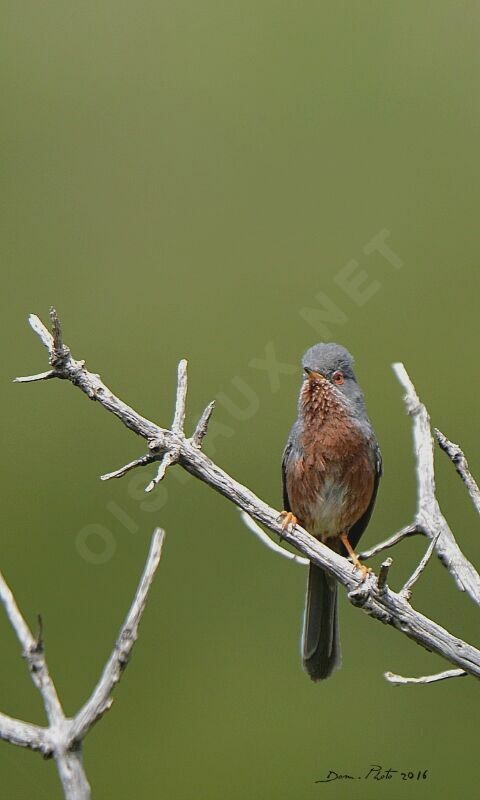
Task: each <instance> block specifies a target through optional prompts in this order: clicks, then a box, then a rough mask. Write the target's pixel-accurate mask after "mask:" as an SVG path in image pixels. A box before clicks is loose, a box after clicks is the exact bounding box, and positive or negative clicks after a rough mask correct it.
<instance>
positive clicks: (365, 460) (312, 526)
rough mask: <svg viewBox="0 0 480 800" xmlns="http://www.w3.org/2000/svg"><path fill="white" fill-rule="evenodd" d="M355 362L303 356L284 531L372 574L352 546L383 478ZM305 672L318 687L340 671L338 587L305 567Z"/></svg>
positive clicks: (327, 346) (325, 349) (335, 355)
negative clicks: (297, 532)
mask: <svg viewBox="0 0 480 800" xmlns="http://www.w3.org/2000/svg"><path fill="white" fill-rule="evenodd" d="M353 365H354V361H353V357H352V356H351V355H350V353H349V352H348V350H346V349H345V347H342V346H341V345H339V344H335V343H333V342H331V343H324V342H322V343H320V344H315V345H313V347H310V349H309V350H307V351H306V353H305V354H304V356H303V358H302V367H303V372H304V378H303V381H302V385H301V388H300V394H299V398H298V412H297V419H296V421H295V422H294V424H293V427H292V429H291V431H290V434H289V436H288V440H287V444H286V446H285V449H284V452H283V458H282V483H283V508H284V510H283V511H282V512H281V514H280V517H281V518H282V520H283V522H282V528H283V529H285V528H286V527H289V526H294V525H296V524H299V525H301V526H302V527H303V528H305V530H307V531H308V532H309V533H310V534H312V536H314V537H315V538H317V539H319V540H320V541H321V542H323V543H324V544H325V545H327V546H328V547H330V548H331V549H332V550H334V551H335V552H336V553H339V554H340V555H342V556H344V557H348V556H350V558H351V560H352V562H353V569H359V570H360V571H361V572H362V578H364V577H365V575H366V573H367V572H368V571H369V570H368V568H367V567H366V566H365V565H363V564H361V562H360V561H359V559H358V557H357V555H356V553H355V548H356V546H357V544H358V541H359V539H360V537H361V535H362V534H363V532H364V531H365V528H366V527H367V525H368V523H369V521H370V517H371V515H372V511H373V508H374V505H375V500H376V496H377V490H378V485H379V481H380V477H381V475H382V456H381V452H380V447H379V444H378V441H377V437H376V435H375V432H374V430H373V427H372V424H371V422H370V420H369V418H368V415H367V411H366V406H365V400H364V396H363V392H362V390H361V388H360V386H359V385H358V383H357V379H356V377H355V373H354V371H353ZM301 649H302V661H303V667H304V669H305V671H306V672H307V674H308V675H309V676H310V678H311V679H312V680H313V681H321V680H324V679H326V678H328V677H330V676H331V675H332V673H333V672H334V671H335V670H336V669H338V668H339V667H340V666H341V649H340V637H339V627H338V584H337V582H336V580H335V579H334V578H333V577H331V576H330V575H328V574H327V573H326V572H324V570H322V569H321V568H320V567H319V566H317V565H316V564H313V563H310V565H309V574H308V583H307V594H306V602H305V613H304V620H303V633H302V645H301Z"/></svg>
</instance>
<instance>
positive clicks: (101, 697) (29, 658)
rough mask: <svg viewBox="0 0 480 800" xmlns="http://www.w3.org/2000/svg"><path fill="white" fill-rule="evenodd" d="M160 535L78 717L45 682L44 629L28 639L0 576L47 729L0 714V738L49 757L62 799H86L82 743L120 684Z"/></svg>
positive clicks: (1, 589) (0, 588) (158, 533)
mask: <svg viewBox="0 0 480 800" xmlns="http://www.w3.org/2000/svg"><path fill="white" fill-rule="evenodd" d="M164 536H165V534H164V531H162V530H160V528H157V529H156V530H155V531H154V533H153V536H152V541H151V545H150V551H149V554H148V557H147V561H146V564H145V568H144V571H143V574H142V577H141V579H140V583H139V585H138V588H137V591H136V594H135V597H134V599H133V602H132V605H131V607H130V610H129V612H128V614H127V616H126V618H125V621H124V623H123V625H122V627H121V629H120V633H119V636H118V639H117V642H116V645H115V647H114V649H113V651H112V653H111V655H110V658H109V660H108V662H107V664H106V666H105V668H104V671H103V674H102V676H101V678H100V680H99V681H98V683H97V686H96V687H95V689H94V691H93V692H92V695H91V696H90V698H89V699H88V700H87V702H86V703H85V705H84V706H83V707H82V708H81V709H80V711H78V713H77V714H76V715H75V716H74V717H73V719H69V718H68V717H66V716H65V713H64V711H63V707H62V704H61V702H60V700H59V698H58V695H57V692H56V689H55V685H54V683H53V681H52V679H51V677H50V673H49V670H48V665H47V660H46V657H45V652H44V646H43V625H42V623H41V622H40V624H39V632H38V634H37V636H36V637H35V636H33V634H32V633H31V631H30V628H29V627H28V625H27V623H26V621H25V619H24V617H23V616H22V614H21V612H20V610H19V609H18V606H17V604H16V602H15V598H14V596H13V594H12V592H11V590H10V588H9V586H8V584H7V582H6V580H5V578H4V577H3V575H2V574H1V573H0V601H1V602H2V603H3V605H4V607H5V611H6V613H7V616H8V618H9V621H10V623H11V625H12V628H13V630H14V631H15V634H16V636H17V638H18V640H19V642H20V645H21V647H22V651H23V655H24V657H25V660H26V662H27V665H28V668H29V671H30V675H31V678H32V681H33V683H34V684H35V686H36V687H37V689H38V691H39V692H40V694H41V697H42V700H43V705H44V708H45V713H46V716H47V720H48V726H47V727H40V726H38V725H32V724H30V723H28V722H23V721H22V720H18V719H13V718H12V717H9V716H7V715H6V714H1V713H0V738H1V739H5V740H6V741H9V742H11V743H12V744H16V745H19V746H21V747H27V748H29V749H30V750H36V751H38V752H39V753H40V754H41V755H42V756H43V757H44V758H52V757H53V758H54V759H55V761H56V764H57V769H58V773H59V776H60V780H61V782H62V786H63V790H64V794H65V797H66V798H67V800H89V799H90V796H91V794H90V786H89V783H88V780H87V776H86V774H85V770H84V767H83V762H82V742H83V740H84V738H85V737H86V736H87V734H88V732H89V731H90V729H91V727H92V726H93V725H94V724H95V722H97V721H98V720H99V719H100V717H102V716H103V714H104V713H105V712H106V711H107V710H108V709H109V708H110V707H111V705H112V702H113V701H112V698H111V697H110V695H111V692H112V690H113V688H114V686H115V684H116V683H118V681H119V680H120V677H121V675H122V672H123V670H124V668H125V664H126V663H127V662H128V660H129V658H130V656H131V652H132V649H133V646H134V644H135V641H136V639H137V635H138V626H139V623H140V620H141V618H142V614H143V611H144V609H145V604H146V601H147V596H148V592H149V590H150V587H151V585H152V581H153V578H154V575H155V572H156V570H157V567H158V564H159V562H160V557H161V553H162V545H163V540H164Z"/></svg>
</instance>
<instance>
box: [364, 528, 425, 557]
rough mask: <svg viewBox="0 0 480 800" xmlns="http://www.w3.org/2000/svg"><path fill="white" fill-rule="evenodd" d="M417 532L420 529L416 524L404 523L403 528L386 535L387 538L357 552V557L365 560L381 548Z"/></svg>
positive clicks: (383, 548)
mask: <svg viewBox="0 0 480 800" xmlns="http://www.w3.org/2000/svg"><path fill="white" fill-rule="evenodd" d="M419 533H421V531H420V529H419V528H418V525H416V524H415V523H413V524H412V525H406V526H405V528H401V530H399V531H397V532H396V533H393V534H392V535H391V536H389V537H388V539H384V541H383V542H379V544H376V545H374V547H371V548H370V549H369V550H363V552H362V553H360V554H359V556H358V558H359V560H360V561H367V559H369V558H372V556H376V555H377V554H378V553H381V552H382V551H383V550H388V549H389V548H390V547H393V546H394V545H396V544H398V543H399V542H401V541H402V539H405V538H407V537H408V536H415V535H416V534H419Z"/></svg>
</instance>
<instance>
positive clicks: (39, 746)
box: [0, 714, 51, 756]
mask: <svg viewBox="0 0 480 800" xmlns="http://www.w3.org/2000/svg"><path fill="white" fill-rule="evenodd" d="M0 739H4V740H5V741H6V742H11V744H16V745H18V746H19V747H28V748H29V749H30V750H39V751H40V753H41V754H42V755H43V756H48V755H50V753H51V746H50V741H49V738H48V731H47V729H46V728H40V727H39V726H38V725H31V724H30V723H29V722H22V721H21V720H19V719H13V718H12V717H8V716H7V715H6V714H0Z"/></svg>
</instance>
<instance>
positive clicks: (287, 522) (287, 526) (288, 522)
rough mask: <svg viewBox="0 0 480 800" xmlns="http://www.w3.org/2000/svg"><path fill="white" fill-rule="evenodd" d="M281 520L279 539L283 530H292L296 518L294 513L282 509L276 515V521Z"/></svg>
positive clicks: (296, 521)
mask: <svg viewBox="0 0 480 800" xmlns="http://www.w3.org/2000/svg"><path fill="white" fill-rule="evenodd" d="M281 519H282V520H283V522H282V533H281V534H280V539H282V538H283V536H282V534H283V531H289V532H291V531H293V529H294V527H295V525H296V524H297V523H298V519H297V518H296V516H295V514H292V512H291V511H282V513H281V514H279V515H278V517H277V522H278V521H279V520H281Z"/></svg>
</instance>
